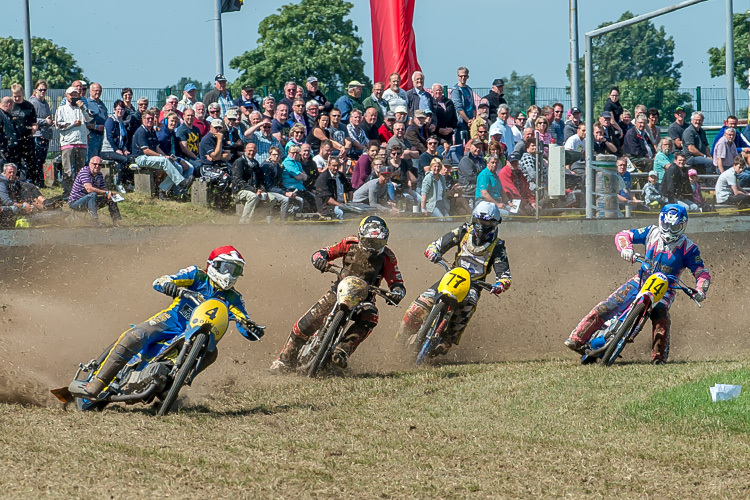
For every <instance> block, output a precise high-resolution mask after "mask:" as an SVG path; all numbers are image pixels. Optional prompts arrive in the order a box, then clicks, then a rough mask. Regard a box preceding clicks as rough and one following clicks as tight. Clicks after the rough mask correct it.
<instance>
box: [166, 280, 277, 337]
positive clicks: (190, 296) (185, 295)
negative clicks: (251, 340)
mask: <svg viewBox="0 0 750 500" xmlns="http://www.w3.org/2000/svg"><path fill="white" fill-rule="evenodd" d="M178 290H179V291H178V292H177V296H178V297H179V298H181V299H186V300H189V301H190V302H192V303H193V304H194V305H196V306H199V305H201V304H202V303H203V302H205V301H206V298H205V297H204V296H203V294H202V293H200V292H194V291H192V290H188V289H187V288H179V289H178ZM234 321H236V322H238V323H242V325H243V326H245V327H246V328H247V330H248V331H249V332H250V333H251V334H252V335H254V336H255V337H256V338H257V339H260V337H262V336H263V330H265V329H266V327H265V326H261V325H259V324H258V323H256V322H255V321H253V320H251V319H250V318H246V319H245V320H239V319H237V318H234ZM255 330H259V331H260V335H258V334H256V333H255Z"/></svg>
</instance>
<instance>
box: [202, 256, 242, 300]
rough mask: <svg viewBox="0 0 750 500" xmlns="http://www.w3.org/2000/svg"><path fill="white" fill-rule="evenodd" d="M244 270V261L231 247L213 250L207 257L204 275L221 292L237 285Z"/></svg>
mask: <svg viewBox="0 0 750 500" xmlns="http://www.w3.org/2000/svg"><path fill="white" fill-rule="evenodd" d="M244 268H245V259H243V258H242V255H241V254H240V252H238V251H237V249H236V248H234V247H233V246H225V247H219V248H215V249H214V250H213V251H212V252H211V255H209V256H208V265H207V266H206V274H208V277H209V278H210V279H211V281H213V282H214V283H215V284H216V286H218V287H219V288H220V289H221V290H229V289H230V288H232V287H234V284H235V283H237V278H239V277H240V276H242V271H243V269H244Z"/></svg>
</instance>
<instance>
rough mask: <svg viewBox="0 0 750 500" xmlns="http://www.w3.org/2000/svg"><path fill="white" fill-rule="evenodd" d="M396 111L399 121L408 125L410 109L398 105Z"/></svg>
mask: <svg viewBox="0 0 750 500" xmlns="http://www.w3.org/2000/svg"><path fill="white" fill-rule="evenodd" d="M395 113H396V121H397V122H399V123H403V124H405V125H408V123H407V122H408V121H409V111H408V110H407V109H406V106H396V109H395Z"/></svg>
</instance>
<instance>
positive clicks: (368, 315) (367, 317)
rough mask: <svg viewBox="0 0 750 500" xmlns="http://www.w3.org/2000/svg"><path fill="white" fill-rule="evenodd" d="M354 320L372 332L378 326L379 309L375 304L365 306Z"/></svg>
mask: <svg viewBox="0 0 750 500" xmlns="http://www.w3.org/2000/svg"><path fill="white" fill-rule="evenodd" d="M353 319H354V321H355V322H356V323H358V324H360V325H362V327H364V328H368V329H370V330H372V329H373V328H375V327H376V326H378V309H377V308H376V307H375V306H374V305H373V304H365V305H363V306H362V308H361V309H360V310H359V312H357V315H356V318H353Z"/></svg>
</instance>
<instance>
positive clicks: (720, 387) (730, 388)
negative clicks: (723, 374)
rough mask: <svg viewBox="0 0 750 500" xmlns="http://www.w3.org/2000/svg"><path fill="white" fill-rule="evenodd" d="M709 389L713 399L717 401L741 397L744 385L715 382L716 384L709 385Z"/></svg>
mask: <svg viewBox="0 0 750 500" xmlns="http://www.w3.org/2000/svg"><path fill="white" fill-rule="evenodd" d="M708 390H709V391H711V401H713V402H714V403H715V402H717V401H727V400H729V399H736V398H738V397H740V392H742V386H741V385H732V384H714V386H713V387H709V388H708Z"/></svg>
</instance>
